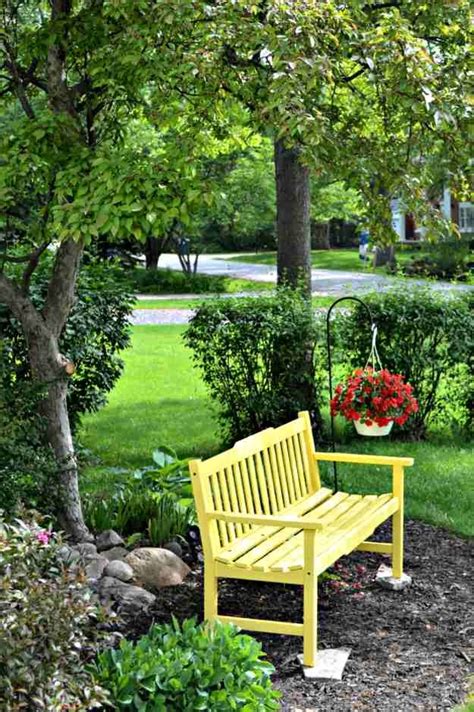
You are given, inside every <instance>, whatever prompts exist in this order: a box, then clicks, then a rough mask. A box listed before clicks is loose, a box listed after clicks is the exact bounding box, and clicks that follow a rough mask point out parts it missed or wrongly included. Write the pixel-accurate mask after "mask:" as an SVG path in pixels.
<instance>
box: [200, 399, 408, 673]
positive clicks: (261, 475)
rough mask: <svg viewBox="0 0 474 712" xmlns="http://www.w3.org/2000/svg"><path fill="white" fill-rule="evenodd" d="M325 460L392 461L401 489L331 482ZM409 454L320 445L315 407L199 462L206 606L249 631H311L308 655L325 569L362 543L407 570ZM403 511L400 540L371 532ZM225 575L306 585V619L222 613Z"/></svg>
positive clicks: (397, 521) (310, 661)
mask: <svg viewBox="0 0 474 712" xmlns="http://www.w3.org/2000/svg"><path fill="white" fill-rule="evenodd" d="M318 461H335V462H352V463H360V464H361V465H389V466H391V467H392V469H393V487H392V492H388V493H387V494H382V495H363V496H362V495H357V494H347V493H346V492H337V493H336V494H333V492H332V491H331V490H329V489H327V488H326V487H321V483H320V478H319V470H318ZM411 465H413V459H412V458H409V457H385V456H376V455H353V454H343V453H326V452H315V449H314V441H313V436H312V431H311V423H310V419H309V414H308V413H307V412H302V413H299V417H298V418H297V419H296V420H293V421H292V422H290V423H286V424H285V425H282V426H280V427H278V428H268V429H267V430H264V431H262V432H260V433H257V434H256V435H252V436H250V437H248V438H246V439H245V440H241V441H239V442H237V443H236V444H235V446H234V447H233V448H232V449H230V450H227V451H226V452H223V453H221V454H219V455H216V456H215V457H211V458H209V459H208V460H204V461H201V460H191V461H190V463H189V468H190V472H191V480H192V485H193V493H194V497H195V500H196V508H197V514H198V520H199V526H200V530H201V537H202V543H203V549H204V615H205V618H206V619H209V620H212V619H216V618H218V619H219V620H221V621H229V622H233V623H235V624H236V625H238V626H240V627H241V628H244V629H247V630H255V631H262V632H268V633H283V634H286V635H300V636H303V637H304V648H303V662H304V665H307V666H313V665H314V664H315V659H316V649H317V591H318V575H319V574H321V573H322V572H323V571H324V570H325V569H327V568H328V567H329V566H331V565H332V564H333V563H334V562H335V561H336V560H337V559H338V558H339V557H340V556H343V555H344V554H348V553H349V552H351V551H353V550H354V549H361V550H363V551H374V552H379V553H384V554H387V553H388V554H391V556H392V569H393V571H392V573H393V576H394V577H395V578H400V577H401V576H402V570H403V468H404V467H409V466H411ZM388 517H393V538H392V542H391V543H380V542H371V541H367V537H369V536H370V535H371V534H372V533H373V532H374V530H375V529H376V527H378V526H379V524H381V523H382V522H384V521H385V520H386V519H388ZM219 578H235V579H252V580H260V581H273V582H277V583H286V584H299V585H303V586H304V614H303V623H286V622H281V621H270V620H257V619H254V618H238V617H233V616H222V615H219V614H218V610H217V583H218V579H219Z"/></svg>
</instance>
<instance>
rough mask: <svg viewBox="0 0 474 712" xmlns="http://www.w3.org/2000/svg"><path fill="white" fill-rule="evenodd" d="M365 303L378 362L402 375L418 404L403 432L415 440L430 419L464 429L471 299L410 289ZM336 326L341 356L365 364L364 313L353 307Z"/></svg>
mask: <svg viewBox="0 0 474 712" xmlns="http://www.w3.org/2000/svg"><path fill="white" fill-rule="evenodd" d="M365 301H366V302H367V304H368V305H369V307H370V309H371V312H372V315H373V319H374V321H375V323H376V324H377V327H378V350H379V353H380V357H381V360H382V364H383V365H384V367H385V368H388V369H389V371H391V372H392V373H401V374H403V375H404V376H405V379H406V381H407V382H409V383H410V384H411V385H412V386H413V390H414V396H415V397H416V398H417V400H418V404H419V410H418V412H417V413H416V414H414V415H412V416H411V417H410V421H409V422H408V423H407V424H406V425H405V426H404V428H403V429H404V430H405V431H407V432H409V433H410V435H411V436H412V437H415V438H419V437H423V436H424V435H425V433H426V429H427V426H428V424H429V423H430V422H433V421H441V422H447V423H452V424H453V423H457V424H458V425H460V426H462V425H465V424H466V423H467V420H468V418H469V412H468V402H469V398H471V399H472V381H471V383H470V377H469V365H468V364H469V359H471V362H470V363H471V366H470V367H471V369H472V353H473V336H474V315H473V311H472V308H471V307H470V306H469V297H462V296H458V297H454V296H446V295H443V294H442V293H439V292H436V291H434V290H432V289H419V288H418V289H415V288H410V289H409V290H401V289H396V290H392V291H390V292H384V293H380V294H372V295H368V296H367V297H366V298H365ZM337 324H338V326H339V328H338V333H339V339H340V342H339V345H340V348H341V358H342V359H344V360H345V362H346V363H347V365H348V367H350V368H356V367H360V366H363V365H364V364H365V362H366V360H367V356H368V354H369V351H370V345H371V339H372V335H371V331H370V326H369V324H368V323H367V315H366V312H365V310H364V309H363V307H361V306H360V305H357V306H356V307H355V308H354V310H353V311H351V312H350V313H349V314H341V313H339V314H338V316H337ZM397 428H398V426H397Z"/></svg>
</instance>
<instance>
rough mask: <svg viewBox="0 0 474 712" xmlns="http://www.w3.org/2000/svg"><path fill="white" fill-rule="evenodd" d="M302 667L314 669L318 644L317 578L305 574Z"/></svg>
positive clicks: (310, 574) (311, 574)
mask: <svg viewBox="0 0 474 712" xmlns="http://www.w3.org/2000/svg"><path fill="white" fill-rule="evenodd" d="M303 626H304V638H303V665H305V666H307V667H314V665H315V664H316V650H317V642H318V577H317V576H315V575H314V573H313V572H311V573H308V572H307V573H306V578H305V584H304V603H303Z"/></svg>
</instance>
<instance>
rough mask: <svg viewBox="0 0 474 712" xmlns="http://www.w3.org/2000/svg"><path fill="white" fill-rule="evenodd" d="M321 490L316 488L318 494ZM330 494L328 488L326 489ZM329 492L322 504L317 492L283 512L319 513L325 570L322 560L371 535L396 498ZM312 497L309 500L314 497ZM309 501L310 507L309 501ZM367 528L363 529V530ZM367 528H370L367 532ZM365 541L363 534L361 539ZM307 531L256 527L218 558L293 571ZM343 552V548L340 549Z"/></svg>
mask: <svg viewBox="0 0 474 712" xmlns="http://www.w3.org/2000/svg"><path fill="white" fill-rule="evenodd" d="M320 492H321V490H320V491H319V492H318V493H316V495H317V494H319V493H320ZM328 493H329V494H330V491H328ZM329 494H328V496H326V497H325V498H324V500H320V501H319V503H318V502H317V500H316V502H315V495H312V496H311V497H308V498H306V499H305V500H303V501H302V502H300V503H299V504H298V505H294V506H293V507H289V508H287V509H286V510H285V514H287V513H290V511H291V513H292V514H293V515H297V516H301V517H302V519H305V520H311V519H313V518H317V519H318V520H322V521H323V522H325V523H326V527H325V529H324V531H323V532H322V533H321V534H317V539H316V542H317V543H316V550H317V551H318V550H319V551H320V552H321V554H318V556H317V557H316V567H317V568H318V569H319V570H320V571H322V570H324V567H323V568H321V566H322V565H323V561H329V563H326V564H325V566H328V565H330V563H332V562H333V561H335V560H336V559H337V558H338V557H339V556H342V555H343V554H344V553H348V552H349V551H352V549H354V548H355V546H357V544H358V543H360V541H359V539H361V537H362V538H365V536H370V534H371V533H372V532H373V531H374V530H375V528H376V527H377V526H378V525H379V524H380V523H381V522H383V521H384V520H385V519H386V518H387V517H388V516H390V514H391V513H393V512H394V511H395V510H396V508H397V506H398V502H397V500H396V498H394V497H393V496H392V495H391V494H385V495H380V496H376V495H366V496H361V495H349V494H347V493H344V492H338V493H337V494H335V495H333V496H329ZM310 500H311V502H310ZM305 505H306V506H305ZM308 505H309V506H308ZM360 529H363V532H362V534H360V532H359V530H360ZM366 532H367V533H366ZM361 540H362V539H361ZM303 542H304V537H303V532H302V531H301V530H300V531H299V530H297V529H289V528H287V529H285V528H283V529H281V528H278V527H256V528H255V529H253V530H252V532H251V533H250V534H248V535H246V536H244V537H241V538H240V539H238V540H236V541H235V542H234V543H233V544H231V545H229V546H227V547H225V548H224V549H222V550H221V551H220V552H219V554H218V555H217V557H216V559H217V561H219V562H220V563H224V564H227V565H228V566H229V568H232V567H238V568H242V567H243V568H247V569H252V570H255V571H278V572H282V571H295V570H298V569H301V568H302V567H303ZM339 551H341V553H336V552H339Z"/></svg>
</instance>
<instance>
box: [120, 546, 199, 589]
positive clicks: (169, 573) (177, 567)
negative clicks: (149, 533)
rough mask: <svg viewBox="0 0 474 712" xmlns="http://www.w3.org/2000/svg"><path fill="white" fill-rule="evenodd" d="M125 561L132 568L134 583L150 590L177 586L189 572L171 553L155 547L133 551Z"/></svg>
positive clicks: (187, 567) (182, 562)
mask: <svg viewBox="0 0 474 712" xmlns="http://www.w3.org/2000/svg"><path fill="white" fill-rule="evenodd" d="M125 561H126V562H127V564H130V566H131V567H132V569H133V573H134V576H135V580H136V582H137V583H139V584H140V585H142V586H145V588H151V589H159V588H164V587H165V586H177V585H178V584H180V583H182V581H183V579H184V578H185V576H187V574H188V573H189V572H190V571H191V569H190V568H189V566H187V565H186V564H185V563H184V561H181V559H180V558H179V557H178V556H176V554H173V552H172V551H168V550H167V549H159V548H155V547H143V548H141V549H135V550H134V551H132V552H130V554H128V556H127V557H126V559H125Z"/></svg>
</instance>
